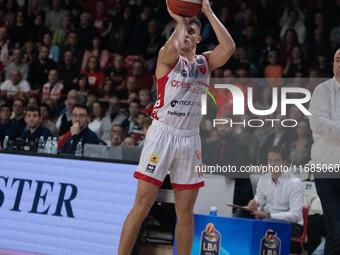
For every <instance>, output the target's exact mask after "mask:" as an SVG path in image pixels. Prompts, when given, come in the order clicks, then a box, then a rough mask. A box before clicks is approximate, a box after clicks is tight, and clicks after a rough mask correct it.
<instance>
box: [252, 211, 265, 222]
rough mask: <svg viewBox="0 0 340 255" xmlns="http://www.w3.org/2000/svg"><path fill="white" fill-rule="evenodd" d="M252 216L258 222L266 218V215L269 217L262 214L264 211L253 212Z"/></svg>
mask: <svg viewBox="0 0 340 255" xmlns="http://www.w3.org/2000/svg"><path fill="white" fill-rule="evenodd" d="M251 214H252V215H254V216H255V219H257V220H262V219H264V218H266V215H267V214H266V213H265V212H262V211H253V212H252V213H251Z"/></svg>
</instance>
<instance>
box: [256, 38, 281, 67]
mask: <svg viewBox="0 0 340 255" xmlns="http://www.w3.org/2000/svg"><path fill="white" fill-rule="evenodd" d="M273 50H274V51H278V50H279V47H278V45H277V42H276V40H275V38H274V35H273V34H271V33H268V34H267V35H266V36H265V39H264V45H263V48H262V49H261V55H260V59H259V62H258V63H259V67H260V68H264V66H266V65H267V63H268V61H267V58H268V53H269V52H271V51H273Z"/></svg>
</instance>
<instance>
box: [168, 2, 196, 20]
mask: <svg viewBox="0 0 340 255" xmlns="http://www.w3.org/2000/svg"><path fill="white" fill-rule="evenodd" d="M167 1H168V7H169V9H170V10H171V11H172V12H173V13H175V14H178V15H181V16H183V17H193V16H196V15H197V14H198V13H199V11H200V10H201V7H202V1H201V0H167Z"/></svg>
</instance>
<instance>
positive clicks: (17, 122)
mask: <svg viewBox="0 0 340 255" xmlns="http://www.w3.org/2000/svg"><path fill="white" fill-rule="evenodd" d="M26 105H27V102H26V100H25V98H21V97H17V98H16V99H14V102H13V106H12V109H13V113H14V117H13V118H12V119H11V125H12V129H11V132H10V134H9V138H10V139H12V140H14V139H15V138H18V137H19V136H20V135H21V134H22V132H24V129H25V127H26V123H25V119H24V114H25V108H26Z"/></svg>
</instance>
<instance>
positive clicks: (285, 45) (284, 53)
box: [280, 28, 300, 66]
mask: <svg viewBox="0 0 340 255" xmlns="http://www.w3.org/2000/svg"><path fill="white" fill-rule="evenodd" d="M296 46H297V47H300V44H299V42H298V40H297V34H296V32H295V30H294V29H290V28H289V29H287V30H286V32H285V34H284V36H283V39H282V43H281V44H280V64H281V65H282V66H284V65H286V63H287V59H288V58H289V57H291V56H292V50H293V48H294V47H296Z"/></svg>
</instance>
